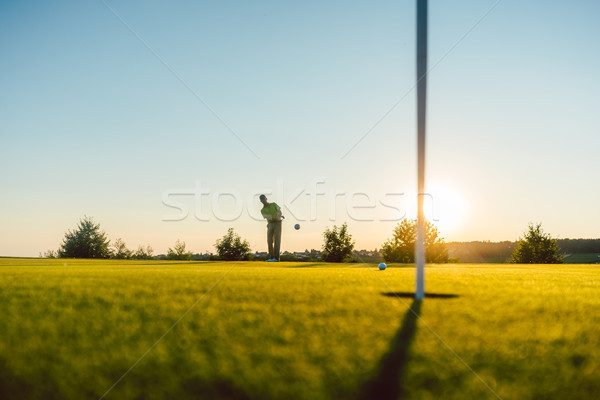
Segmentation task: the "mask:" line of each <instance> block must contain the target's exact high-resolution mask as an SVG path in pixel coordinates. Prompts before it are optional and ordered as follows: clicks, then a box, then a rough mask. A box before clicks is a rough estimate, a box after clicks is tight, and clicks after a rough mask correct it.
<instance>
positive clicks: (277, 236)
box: [273, 222, 281, 260]
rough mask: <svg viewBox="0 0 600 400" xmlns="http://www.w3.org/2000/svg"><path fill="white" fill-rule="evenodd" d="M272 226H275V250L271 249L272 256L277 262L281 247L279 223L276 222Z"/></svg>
mask: <svg viewBox="0 0 600 400" xmlns="http://www.w3.org/2000/svg"><path fill="white" fill-rule="evenodd" d="M273 225H275V229H274V231H275V232H274V236H275V249H273V256H274V257H275V258H276V259H278V260H279V248H280V247H281V222H278V223H276V224H273Z"/></svg>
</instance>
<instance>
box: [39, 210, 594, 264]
mask: <svg viewBox="0 0 600 400" xmlns="http://www.w3.org/2000/svg"><path fill="white" fill-rule="evenodd" d="M425 227H426V262H428V263H448V262H459V261H463V262H465V261H464V260H460V258H461V257H460V256H461V255H466V256H467V258H469V257H470V258H477V257H479V258H481V259H486V260H489V259H491V258H493V259H494V261H495V262H506V261H509V262H513V263H561V262H563V256H564V255H565V253H564V251H565V248H567V249H571V248H576V249H578V250H579V251H581V250H582V249H583V250H585V251H589V252H596V251H597V252H599V253H600V240H593V239H586V240H582V239H579V240H572V239H563V240H562V241H558V240H557V239H553V238H552V237H551V236H550V235H548V234H546V233H545V232H544V231H543V230H542V228H541V224H537V225H534V224H530V225H529V229H528V231H527V232H526V233H525V234H524V235H523V236H522V237H521V238H520V240H519V241H518V242H516V243H514V242H500V243H490V242H469V243H451V244H450V246H448V245H447V244H446V243H445V241H444V239H443V238H442V237H441V236H440V234H439V231H438V229H437V227H436V226H435V225H434V224H433V223H431V222H429V221H426V225H425ZM415 242H416V221H411V220H408V219H404V220H402V222H400V223H399V224H397V225H396V226H395V227H394V229H393V232H392V237H391V238H390V239H389V240H387V241H386V242H385V243H384V244H383V245H382V246H381V253H382V255H383V258H384V260H385V261H386V262H390V263H414V247H415ZM559 243H564V245H563V246H559ZM214 246H215V249H216V251H217V255H216V256H215V257H214V258H213V259H219V260H226V261H233V260H251V259H252V256H251V250H250V245H249V243H248V241H247V240H244V239H242V238H241V237H240V236H239V235H238V234H236V233H235V231H234V229H233V228H229V229H228V231H227V233H226V234H225V235H224V236H223V237H222V238H219V239H217V240H216V242H215V244H214ZM354 246H355V241H354V240H353V239H352V235H351V234H350V233H349V231H348V226H347V224H346V223H344V224H343V225H341V226H340V227H339V228H338V227H337V226H336V225H334V227H333V228H331V229H329V228H327V229H326V230H325V231H324V232H323V245H322V253H321V260H322V261H327V262H361V260H360V257H358V256H356V255H353V250H354ZM449 247H450V251H449ZM561 248H562V250H561ZM567 251H568V250H567ZM153 253H154V252H153V249H152V247H151V246H139V247H138V249H137V250H135V251H132V250H130V249H129V248H128V247H127V245H126V244H125V242H124V241H123V240H122V239H121V238H117V239H116V240H115V241H114V242H113V243H110V240H108V238H107V235H106V233H105V232H104V231H102V229H101V228H100V224H98V223H96V222H95V221H94V220H93V219H92V218H91V217H88V216H84V217H83V218H82V219H81V220H80V221H79V224H78V225H77V227H76V228H75V229H73V230H69V231H67V232H66V233H65V236H64V239H63V242H62V243H61V245H60V248H59V249H58V250H57V251H48V252H46V253H45V254H40V256H41V257H45V258H54V257H59V258H100V259H107V258H114V259H138V260H139V259H153V258H156V257H155V256H154V255H153ZM450 253H452V254H453V256H452V257H451V256H450ZM165 258H166V259H168V260H190V259H191V258H192V252H190V251H188V249H187V247H186V244H185V242H183V241H180V240H179V239H178V240H177V241H176V242H175V245H174V246H173V247H172V248H169V249H168V252H167V255H166V257H165ZM482 261H483V260H480V259H476V260H475V261H474V262H482ZM487 262H489V261H487Z"/></svg>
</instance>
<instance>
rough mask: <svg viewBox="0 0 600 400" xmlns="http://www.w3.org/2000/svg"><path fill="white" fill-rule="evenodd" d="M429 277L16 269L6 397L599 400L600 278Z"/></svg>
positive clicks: (66, 262)
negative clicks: (417, 282)
mask: <svg viewBox="0 0 600 400" xmlns="http://www.w3.org/2000/svg"><path fill="white" fill-rule="evenodd" d="M426 268H427V274H426V287H425V288H426V292H427V294H428V295H429V294H431V295H432V297H427V298H425V300H424V301H423V302H421V303H415V302H414V301H413V299H412V293H413V292H414V275H415V270H414V268H413V267H412V266H410V265H408V266H404V265H393V264H392V265H390V266H388V269H387V270H385V271H379V270H378V268H377V265H376V264H368V265H366V264H326V263H284V262H282V263H277V264H275V263H261V262H238V263H227V262H168V261H117V260H98V261H88V260H70V259H56V260H42V259H11V258H0V313H1V315H2V324H0V398H2V399H39V398H45V399H54V398H56V399H99V398H105V399H166V398H173V399H192V398H194V399H196V398H206V399H367V398H370V399H375V398H412V399H438V398H444V399H497V398H502V399H534V398H540V399H542V398H543V399H592V398H597V395H598V393H599V392H600V268H598V267H595V266H587V265H555V266H547V265H527V266H521V265H468V264H454V265H452V264H448V265H428V266H427V267H426ZM411 306H412V311H410V310H409V308H410V307H411Z"/></svg>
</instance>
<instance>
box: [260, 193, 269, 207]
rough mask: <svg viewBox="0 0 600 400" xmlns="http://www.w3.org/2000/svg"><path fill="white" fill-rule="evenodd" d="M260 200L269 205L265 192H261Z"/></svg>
mask: <svg viewBox="0 0 600 400" xmlns="http://www.w3.org/2000/svg"><path fill="white" fill-rule="evenodd" d="M259 199H260V202H261V203H263V204H264V205H267V204H268V203H267V196H265V195H264V194H261V195H260V197H259Z"/></svg>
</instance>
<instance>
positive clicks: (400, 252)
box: [381, 219, 450, 263]
mask: <svg viewBox="0 0 600 400" xmlns="http://www.w3.org/2000/svg"><path fill="white" fill-rule="evenodd" d="M425 232H426V235H427V240H426V242H425V258H426V261H427V262H429V263H447V262H450V257H449V256H448V250H447V249H446V243H445V242H444V239H443V238H441V237H440V236H439V232H438V230H437V228H436V227H435V225H433V224H432V223H431V222H429V221H425ZM416 241H417V222H416V221H409V220H408V219H404V220H402V222H401V223H399V224H398V225H396V227H395V228H394V235H393V236H392V238H391V239H390V240H388V241H387V242H385V243H384V244H383V246H381V253H382V255H383V259H384V260H385V261H386V262H397V263H414V262H415V242H416Z"/></svg>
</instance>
